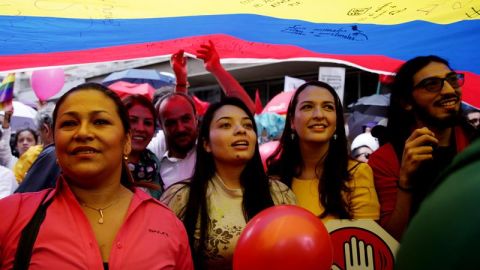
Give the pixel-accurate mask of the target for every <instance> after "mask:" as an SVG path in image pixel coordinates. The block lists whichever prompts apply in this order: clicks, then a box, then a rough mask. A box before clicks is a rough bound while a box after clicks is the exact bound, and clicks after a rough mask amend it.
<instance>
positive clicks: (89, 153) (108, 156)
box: [54, 89, 131, 186]
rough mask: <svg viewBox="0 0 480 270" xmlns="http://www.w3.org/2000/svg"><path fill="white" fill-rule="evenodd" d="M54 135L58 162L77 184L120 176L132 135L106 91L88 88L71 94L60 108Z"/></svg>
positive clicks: (113, 178)
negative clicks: (127, 130) (128, 132)
mask: <svg viewBox="0 0 480 270" xmlns="http://www.w3.org/2000/svg"><path fill="white" fill-rule="evenodd" d="M54 134H55V146H56V153H57V158H58V162H59V164H60V166H61V168H62V170H63V172H64V174H65V175H66V176H67V177H68V178H69V179H70V180H72V181H74V182H75V183H76V184H77V185H79V186H91V185H98V184H100V183H101V182H102V181H103V182H105V181H118V180H119V179H120V175H121V169H122V162H123V161H122V160H123V156H124V155H128V154H129V152H130V149H131V144H130V135H129V134H125V128H124V127H123V125H122V121H121V119H120V116H119V114H118V111H117V108H116V105H115V103H114V102H113V101H112V100H111V99H109V98H108V96H106V95H105V94H104V93H102V92H100V91H97V90H90V89H88V90H81V91H77V92H74V93H72V94H70V95H69V96H68V97H67V98H66V99H65V100H64V102H63V103H62V104H60V107H59V108H58V113H57V119H56V121H55V127H54Z"/></svg>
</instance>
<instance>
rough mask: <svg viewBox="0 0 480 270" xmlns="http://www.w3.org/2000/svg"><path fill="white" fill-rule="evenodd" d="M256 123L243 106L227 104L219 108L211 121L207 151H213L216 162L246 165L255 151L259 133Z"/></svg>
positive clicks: (205, 145) (206, 145)
mask: <svg viewBox="0 0 480 270" xmlns="http://www.w3.org/2000/svg"><path fill="white" fill-rule="evenodd" d="M253 125H254V123H253V122H252V120H251V119H250V118H249V117H248V115H247V114H246V113H245V111H243V110H242V109H241V108H239V107H237V106H233V105H225V106H223V107H221V108H220V109H218V110H217V111H216V112H215V113H214V115H213V119H212V122H211V123H210V133H209V139H208V141H205V144H204V148H205V151H207V152H209V153H212V155H213V158H214V160H215V163H216V164H217V166H218V164H221V163H228V164H238V165H245V164H246V163H247V162H248V161H249V160H250V159H252V157H253V154H254V153H255V147H256V141H257V135H256V134H255V131H254V127H253Z"/></svg>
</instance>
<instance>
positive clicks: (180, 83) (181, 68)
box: [170, 50, 188, 94]
mask: <svg viewBox="0 0 480 270" xmlns="http://www.w3.org/2000/svg"><path fill="white" fill-rule="evenodd" d="M170 66H171V67H172V70H173V72H174V73H175V78H176V85H175V92H181V93H184V94H187V92H188V79H187V59H186V58H185V57H184V56H183V50H179V51H178V52H176V53H174V54H172V57H171V58H170Z"/></svg>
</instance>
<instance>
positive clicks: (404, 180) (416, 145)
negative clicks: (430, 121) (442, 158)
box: [399, 127, 438, 187]
mask: <svg viewBox="0 0 480 270" xmlns="http://www.w3.org/2000/svg"><path fill="white" fill-rule="evenodd" d="M437 145H438V140H437V138H435V134H433V132H432V131H431V130H429V129H428V128H426V127H424V128H419V129H416V130H414V131H413V132H412V134H411V135H410V137H408V139H407V140H406V141H405V148H404V150H403V156H402V163H401V166H400V179H399V181H400V183H399V184H400V185H401V186H402V187H410V186H411V183H410V182H409V179H410V176H411V175H412V173H414V172H415V171H416V170H417V169H418V167H419V166H420V164H422V163H423V162H424V161H426V160H431V159H432V158H433V155H432V153H433V149H434V147H436V146H437Z"/></svg>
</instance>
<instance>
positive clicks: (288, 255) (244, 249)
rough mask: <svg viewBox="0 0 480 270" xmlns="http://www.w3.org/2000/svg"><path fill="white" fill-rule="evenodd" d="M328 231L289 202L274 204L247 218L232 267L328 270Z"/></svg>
mask: <svg viewBox="0 0 480 270" xmlns="http://www.w3.org/2000/svg"><path fill="white" fill-rule="evenodd" d="M332 263H333V249H332V242H331V241H330V235H329V234H328V231H327V229H326V228H325V226H324V225H323V223H322V221H321V220H320V219H319V218H318V217H316V216H315V215H313V214H312V213H310V212H309V211H307V210H305V209H303V208H301V207H298V206H293V205H288V206H287V205H282V206H274V207H270V208H268V209H265V210H263V211H262V212H260V213H259V214H258V215H256V216H255V217H254V218H253V219H252V220H250V221H249V222H248V224H247V226H246V227H245V229H244V230H243V232H242V234H241V235H240V238H239V239H238V242H237V246H236V248H235V252H234V256H233V269H234V270H264V269H276V270H287V269H288V270H292V269H302V270H310V269H312V270H313V269H315V270H329V269H330V268H331V266H332Z"/></svg>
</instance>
